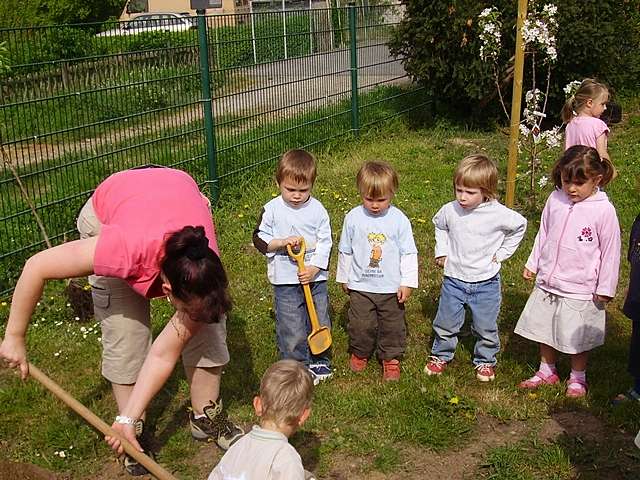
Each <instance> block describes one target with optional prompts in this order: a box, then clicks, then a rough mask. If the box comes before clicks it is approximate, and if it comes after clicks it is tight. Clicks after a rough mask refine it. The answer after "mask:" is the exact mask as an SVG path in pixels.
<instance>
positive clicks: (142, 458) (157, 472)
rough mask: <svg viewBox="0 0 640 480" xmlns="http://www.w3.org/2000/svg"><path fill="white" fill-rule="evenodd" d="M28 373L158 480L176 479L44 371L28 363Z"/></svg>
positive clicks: (0, 339)
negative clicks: (112, 439) (114, 441)
mask: <svg viewBox="0 0 640 480" xmlns="http://www.w3.org/2000/svg"><path fill="white" fill-rule="evenodd" d="M0 342H2V338H0ZM29 374H30V375H31V376H32V377H33V378H35V379H36V380H37V381H38V382H40V384H42V386H43V387H45V388H46V389H47V390H49V391H50V392H51V393H53V394H54V395H55V396H56V397H58V398H59V399H60V400H62V401H63V402H64V403H66V404H67V406H68V407H69V408H71V410H73V411H74V412H76V413H77V414H78V415H80V416H81V417H82V418H84V419H85V420H86V421H87V422H88V423H89V424H90V425H91V426H93V427H94V428H96V429H98V430H99V431H100V432H102V433H103V434H104V435H109V436H110V437H116V438H118V439H119V440H120V443H121V444H122V447H123V448H124V451H125V452H126V453H127V455H129V456H131V457H133V458H135V459H136V460H137V461H138V462H139V463H141V464H142V465H143V466H144V467H145V468H146V469H147V470H149V472H150V473H151V474H152V475H154V476H155V477H156V478H157V479H158V480H177V479H176V477H174V476H173V475H171V474H170V473H169V472H168V471H166V470H165V469H164V468H162V467H161V466H160V465H158V464H157V463H156V462H154V461H153V460H152V459H151V458H150V457H149V456H147V455H145V454H144V453H142V452H141V451H139V450H137V449H136V448H135V447H134V446H133V445H131V443H129V441H128V440H127V439H126V438H123V437H122V436H121V435H120V434H119V433H118V432H116V431H115V430H114V429H113V428H111V427H110V426H109V425H107V424H106V423H105V422H104V421H102V419H101V418H100V417H98V416H97V415H96V414H94V413H93V412H92V411H91V410H89V409H88V408H87V407H85V406H84V405H83V404H81V403H80V402H79V401H78V400H76V399H75V398H73V397H72V396H71V395H70V394H69V393H68V392H67V391H66V390H64V389H63V388H62V387H61V386H60V385H58V384H57V383H56V382H54V381H53V380H51V379H50V378H49V377H48V376H47V375H45V374H44V372H42V370H40V369H39V368H38V367H36V366H35V365H33V364H32V363H29Z"/></svg>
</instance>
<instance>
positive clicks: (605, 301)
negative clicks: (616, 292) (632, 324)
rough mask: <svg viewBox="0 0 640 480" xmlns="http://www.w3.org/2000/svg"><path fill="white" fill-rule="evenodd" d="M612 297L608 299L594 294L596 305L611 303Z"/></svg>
mask: <svg viewBox="0 0 640 480" xmlns="http://www.w3.org/2000/svg"><path fill="white" fill-rule="evenodd" d="M611 298H612V297H606V296H604V295H597V294H595V293H594V294H593V301H594V302H596V303H609V302H610V301H611Z"/></svg>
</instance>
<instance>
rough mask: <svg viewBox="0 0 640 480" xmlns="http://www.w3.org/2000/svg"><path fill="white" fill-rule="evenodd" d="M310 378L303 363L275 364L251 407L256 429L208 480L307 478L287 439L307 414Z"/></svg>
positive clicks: (298, 457) (231, 452)
mask: <svg viewBox="0 0 640 480" xmlns="http://www.w3.org/2000/svg"><path fill="white" fill-rule="evenodd" d="M312 395H313V379H312V378H311V374H310V372H309V371H308V370H307V369H306V368H305V367H304V365H303V364H301V363H299V362H296V361H295V360H280V361H279V362H276V363H274V364H273V365H271V366H270V367H269V368H268V369H267V371H266V372H265V373H264V375H263V376H262V381H261V382H260V394H259V395H257V396H256V397H254V399H253V408H254V409H255V412H256V415H257V416H258V417H260V426H257V425H254V426H253V429H252V430H251V431H250V432H249V433H247V434H246V435H245V436H244V437H242V438H241V439H240V440H238V441H237V442H236V443H235V444H233V445H232V447H231V448H230V449H229V450H228V451H227V453H225V454H224V456H223V457H222V460H220V463H218V465H217V466H216V467H215V468H214V469H213V471H212V472H211V475H209V479H208V480H240V479H242V480H305V479H307V480H310V479H312V478H313V477H312V476H311V475H310V474H309V473H308V472H305V470H304V468H303V466H302V459H301V458H300V455H298V452H296V449H295V448H293V447H292V446H291V445H290V444H289V441H288V438H289V437H290V436H291V435H293V434H294V433H295V432H296V431H297V430H298V428H300V426H301V425H302V424H303V423H304V422H305V421H306V420H307V418H308V417H309V414H310V413H311V398H312Z"/></svg>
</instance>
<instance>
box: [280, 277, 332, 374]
mask: <svg viewBox="0 0 640 480" xmlns="http://www.w3.org/2000/svg"><path fill="white" fill-rule="evenodd" d="M309 287H310V289H311V296H312V297H313V303H314V304H315V307H316V314H317V315H318V321H319V322H320V326H323V327H324V326H326V327H329V328H331V319H330V318H329V293H328V290H327V282H326V281H322V282H313V283H310V284H309ZM273 293H274V302H273V303H274V305H275V313H276V339H277V342H278V350H280V358H281V359H283V360H284V359H293V360H297V361H298V362H302V363H304V364H305V365H306V366H309V365H312V364H324V365H327V366H329V365H330V364H331V360H330V350H331V349H328V350H326V351H324V352H322V353H321V354H320V355H313V354H312V353H311V350H309V344H308V343H307V336H308V335H309V334H310V333H311V321H310V320H309V312H308V311H307V304H306V302H305V299H304V291H303V289H302V285H300V284H297V285H274V286H273Z"/></svg>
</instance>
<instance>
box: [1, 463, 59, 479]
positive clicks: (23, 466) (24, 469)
mask: <svg viewBox="0 0 640 480" xmlns="http://www.w3.org/2000/svg"><path fill="white" fill-rule="evenodd" d="M70 478H71V477H67V476H64V475H57V474H54V473H51V472H50V471H48V470H45V469H44V468H40V467H37V466H35V465H30V464H28V463H14V462H6V461H0V479H6V480H10V479H12V480H18V479H20V480H70Z"/></svg>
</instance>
